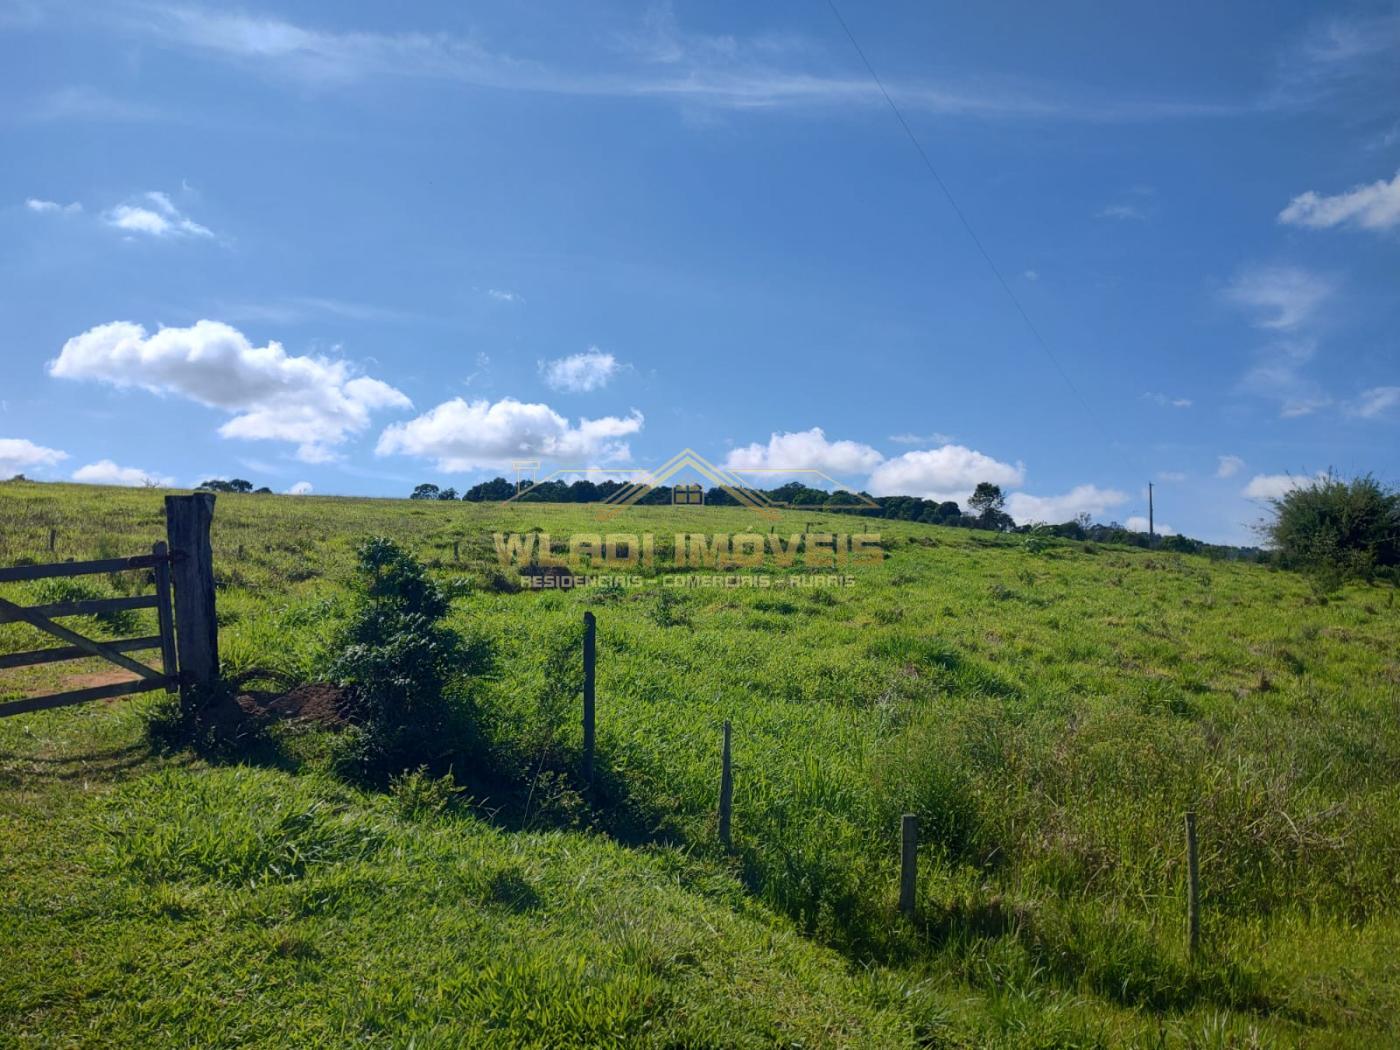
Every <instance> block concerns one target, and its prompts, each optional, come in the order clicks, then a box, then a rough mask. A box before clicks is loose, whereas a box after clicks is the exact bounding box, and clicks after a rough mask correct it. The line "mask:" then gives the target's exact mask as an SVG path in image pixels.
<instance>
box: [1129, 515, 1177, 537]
mask: <svg viewBox="0 0 1400 1050" xmlns="http://www.w3.org/2000/svg"><path fill="white" fill-rule="evenodd" d="M1123 526H1124V527H1125V528H1127V529H1128V530H1129V531H1131V532H1146V531H1147V519H1146V518H1145V517H1143V516H1142V515H1141V514H1134V515H1133V516H1132V517H1131V518H1129V519H1128V520H1127V521H1125V522H1123ZM1152 529H1153V531H1154V532H1156V534H1157V535H1158V536H1175V535H1176V529H1174V528H1172V527H1171V526H1170V525H1168V524H1167V523H1166V522H1163V521H1158V522H1153V524H1152Z"/></svg>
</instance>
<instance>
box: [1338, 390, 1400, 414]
mask: <svg viewBox="0 0 1400 1050" xmlns="http://www.w3.org/2000/svg"><path fill="white" fill-rule="evenodd" d="M1397 406H1400V386H1373V387H1371V389H1370V390H1363V391H1361V396H1360V398H1359V399H1358V400H1357V402H1356V403H1355V404H1354V405H1351V406H1350V411H1351V413H1352V414H1353V415H1357V416H1361V417H1362V418H1363V419H1375V418H1376V417H1378V416H1383V415H1385V414H1386V413H1387V412H1389V411H1390V410H1391V409H1392V408H1396V407H1397Z"/></svg>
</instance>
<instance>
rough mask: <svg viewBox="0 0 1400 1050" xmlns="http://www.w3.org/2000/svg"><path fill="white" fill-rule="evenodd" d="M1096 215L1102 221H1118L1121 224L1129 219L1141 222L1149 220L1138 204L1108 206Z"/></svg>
mask: <svg viewBox="0 0 1400 1050" xmlns="http://www.w3.org/2000/svg"><path fill="white" fill-rule="evenodd" d="M1094 214H1095V216H1096V217H1098V218H1100V219H1117V220H1119V221H1120V222H1122V221H1124V220H1129V219H1135V220H1138V221H1141V220H1143V219H1145V218H1147V214H1146V213H1145V212H1144V211H1143V210H1142V209H1141V208H1139V207H1138V206H1137V205H1136V204H1107V205H1105V206H1104V207H1102V208H1100V209H1099V210H1098V211H1097V212H1095V213H1094Z"/></svg>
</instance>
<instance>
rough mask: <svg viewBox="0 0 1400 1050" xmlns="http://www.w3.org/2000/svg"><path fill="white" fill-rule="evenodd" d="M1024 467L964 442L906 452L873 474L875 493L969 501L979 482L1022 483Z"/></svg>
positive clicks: (888, 460)
mask: <svg viewBox="0 0 1400 1050" xmlns="http://www.w3.org/2000/svg"><path fill="white" fill-rule="evenodd" d="M1025 473H1026V471H1025V467H1024V466H1022V465H1021V464H1020V463H1017V464H1015V465H1014V466H1013V465H1012V464H1010V463H1002V462H1000V461H999V460H995V459H993V458H992V457H991V456H988V455H985V454H984V453H981V452H977V451H975V450H973V449H970V448H967V447H965V446H963V445H944V446H942V447H941V448H935V449H925V450H920V451H916V452H906V453H904V454H903V455H902V456H896V457H894V458H893V459H887V460H885V461H884V462H883V463H881V464H880V465H879V466H878V467H876V468H875V469H874V470H873V471H872V472H871V474H870V482H869V488H870V492H871V493H873V494H874V495H876V496H922V497H923V498H924V499H934V500H940V501H942V500H955V501H957V502H958V503H963V502H966V500H967V498H968V496H970V495H972V490H973V489H975V488H976V487H977V483H978V482H980V481H990V482H992V483H993V484H995V485H1002V486H1007V485H1019V484H1020V483H1021V481H1022V480H1023V479H1024V478H1025Z"/></svg>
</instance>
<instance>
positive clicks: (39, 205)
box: [24, 197, 83, 215]
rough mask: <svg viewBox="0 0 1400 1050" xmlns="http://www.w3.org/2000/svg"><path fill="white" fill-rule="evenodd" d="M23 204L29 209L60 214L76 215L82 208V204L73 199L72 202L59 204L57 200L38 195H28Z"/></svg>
mask: <svg viewBox="0 0 1400 1050" xmlns="http://www.w3.org/2000/svg"><path fill="white" fill-rule="evenodd" d="M24 206H25V207H26V208H28V209H29V210H30V211H37V212H40V213H48V214H54V213H57V214H60V215H76V214H77V213H78V212H80V211H82V210H83V206H82V204H81V203H79V202H78V201H74V202H73V203H72V204H59V203H58V201H46V200H40V199H39V198H38V197H30V198H29V199H28V200H26V201H25V202H24Z"/></svg>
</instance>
